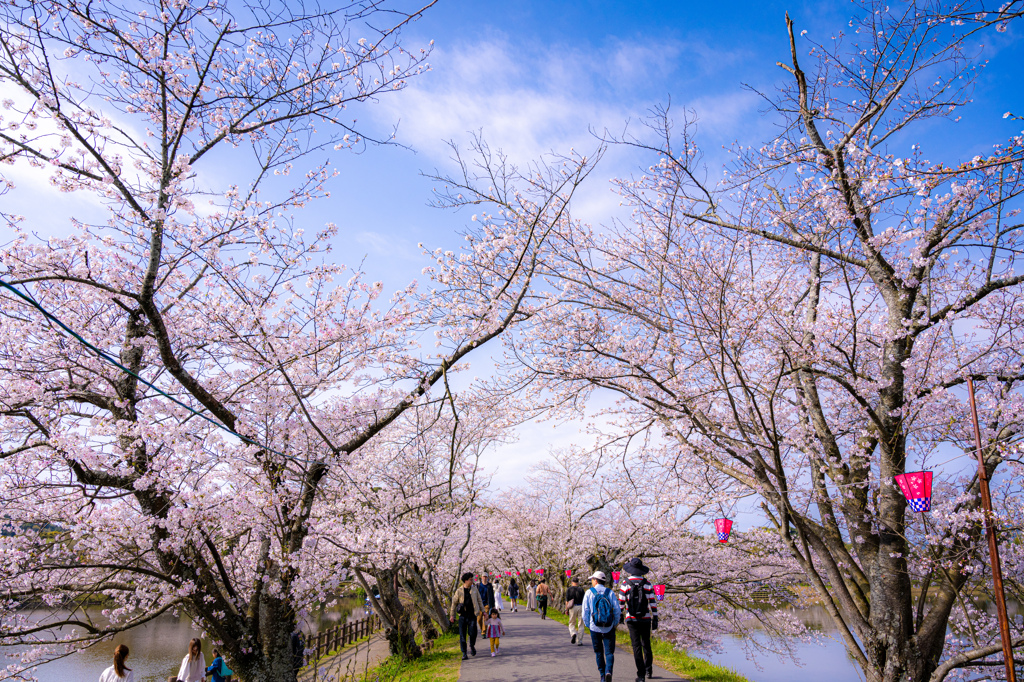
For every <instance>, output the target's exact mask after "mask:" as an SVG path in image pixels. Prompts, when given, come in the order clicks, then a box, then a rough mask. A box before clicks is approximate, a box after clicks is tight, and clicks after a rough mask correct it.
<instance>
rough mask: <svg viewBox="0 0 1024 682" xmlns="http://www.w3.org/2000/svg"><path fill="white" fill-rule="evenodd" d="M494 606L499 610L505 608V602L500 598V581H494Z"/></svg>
mask: <svg viewBox="0 0 1024 682" xmlns="http://www.w3.org/2000/svg"><path fill="white" fill-rule="evenodd" d="M494 608H496V609H498V611H499V612H501V611H502V610H503V609H504V608H505V603H504V602H503V601H502V600H501V583H500V582H498V581H494Z"/></svg>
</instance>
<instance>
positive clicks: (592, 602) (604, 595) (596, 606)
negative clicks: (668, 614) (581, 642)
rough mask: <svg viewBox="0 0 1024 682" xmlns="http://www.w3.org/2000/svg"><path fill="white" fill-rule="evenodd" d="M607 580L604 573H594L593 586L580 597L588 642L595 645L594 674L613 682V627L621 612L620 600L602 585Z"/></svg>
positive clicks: (591, 580)
mask: <svg viewBox="0 0 1024 682" xmlns="http://www.w3.org/2000/svg"><path fill="white" fill-rule="evenodd" d="M607 582H608V578H607V577H605V574H604V571H595V572H594V575H592V576H590V584H591V585H592V587H591V588H590V589H589V590H587V594H586V595H585V596H584V597H583V625H584V626H586V627H588V628H590V641H591V643H593V645H594V656H595V657H596V658H597V671H598V672H599V673H601V678H602V679H603V680H604V682H612V668H613V667H614V666H615V628H616V627H617V626H618V624H619V616H620V614H621V613H622V609H621V607H620V606H619V600H618V598H617V597H616V596H615V593H614V592H612V590H611V588H610V587H607V586H606V585H605V583H607Z"/></svg>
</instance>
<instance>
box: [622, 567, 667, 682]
mask: <svg viewBox="0 0 1024 682" xmlns="http://www.w3.org/2000/svg"><path fill="white" fill-rule="evenodd" d="M622 570H623V572H624V573H625V574H626V579H625V580H623V581H622V582H621V583H620V584H619V604H620V605H621V607H622V615H623V617H624V619H625V621H626V627H627V628H628V629H629V641H630V642H631V643H632V645H633V660H634V661H635V662H636V680H637V682H644V680H645V679H648V678H651V677H654V654H653V653H652V652H651V630H657V629H658V600H657V599H656V598H655V596H654V586H653V585H651V583H650V581H649V580H647V578H645V577H644V576H645V575H647V573H648V572H649V571H650V570H651V569H649V568H647V567H646V566H644V562H643V561H641V560H640V559H639V558H636V559H630V560H629V561H627V562H626V565H625V566H623V568H622Z"/></svg>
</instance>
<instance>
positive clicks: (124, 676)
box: [100, 644, 135, 682]
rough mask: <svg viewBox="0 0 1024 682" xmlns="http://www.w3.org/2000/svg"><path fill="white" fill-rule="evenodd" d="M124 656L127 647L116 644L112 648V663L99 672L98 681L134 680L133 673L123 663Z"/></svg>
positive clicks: (133, 681)
mask: <svg viewBox="0 0 1024 682" xmlns="http://www.w3.org/2000/svg"><path fill="white" fill-rule="evenodd" d="M126 658H128V647H126V646H125V645H124V644H118V645H117V648H116V649H114V665H112V666H110V667H109V668H107V669H106V670H104V671H103V673H102V674H100V682H135V673H133V672H132V669H131V668H127V667H125V665H124V660H125V659H126Z"/></svg>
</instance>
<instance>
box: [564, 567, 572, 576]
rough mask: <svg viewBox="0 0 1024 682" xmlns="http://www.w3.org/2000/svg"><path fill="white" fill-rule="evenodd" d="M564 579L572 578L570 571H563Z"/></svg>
mask: <svg viewBox="0 0 1024 682" xmlns="http://www.w3.org/2000/svg"><path fill="white" fill-rule="evenodd" d="M565 577H566V578H571V577H572V571H571V570H569V569H568V568H567V569H565Z"/></svg>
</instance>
